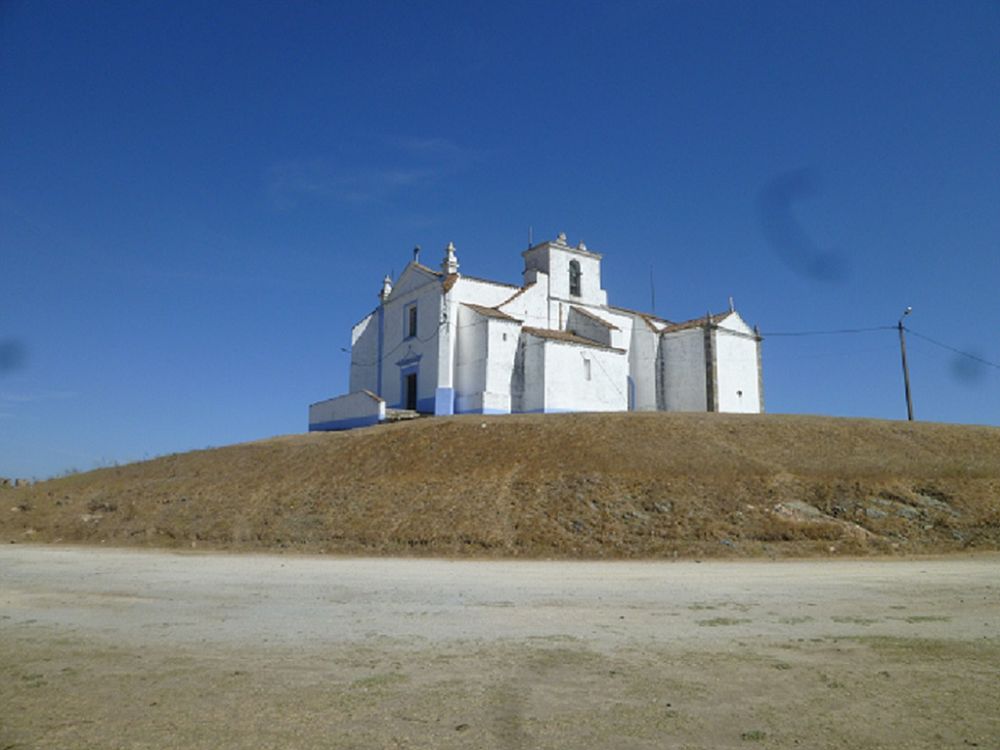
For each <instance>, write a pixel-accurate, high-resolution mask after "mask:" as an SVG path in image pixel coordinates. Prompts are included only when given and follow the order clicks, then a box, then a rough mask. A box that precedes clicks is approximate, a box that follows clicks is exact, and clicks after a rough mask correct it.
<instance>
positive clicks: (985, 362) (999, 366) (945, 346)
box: [906, 328, 1000, 370]
mask: <svg viewBox="0 0 1000 750" xmlns="http://www.w3.org/2000/svg"><path fill="white" fill-rule="evenodd" d="M906 331H907V332H908V333H912V334H913V335H914V336H916V337H917V338H918V339H923V340H924V341H927V342H928V343H931V344H934V346H940V347H941V348H942V349H947V350H948V351H950V352H954V353H955V354H960V355H962V356H963V357H968V358H969V359H971V360H974V361H976V362H979V363H980V364H982V365H987V366H988V367H995V368H997V369H998V370H1000V364H997V363H996V362H990V361H989V360H988V359H983V358H982V357H978V356H976V355H975V354H971V353H969V352H965V351H962V350H961V349H956V348H955V347H954V346H949V345H948V344H944V343H942V342H940V341H936V340H934V339H932V338H931V337H930V336H924V334H922V333H917V332H916V331H914V330H913V329H912V328H906Z"/></svg>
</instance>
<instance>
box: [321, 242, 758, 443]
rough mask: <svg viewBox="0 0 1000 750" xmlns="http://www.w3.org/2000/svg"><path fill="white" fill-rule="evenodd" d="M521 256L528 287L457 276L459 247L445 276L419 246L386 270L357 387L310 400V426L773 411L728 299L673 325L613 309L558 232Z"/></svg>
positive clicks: (361, 347) (357, 367)
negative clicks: (390, 273) (455, 417)
mask: <svg viewBox="0 0 1000 750" xmlns="http://www.w3.org/2000/svg"><path fill="white" fill-rule="evenodd" d="M522 257H523V259H524V277H523V284H522V285H521V286H515V285H512V284H504V283H499V282H493V281H487V280H484V279H478V278H475V277H471V276H465V275H463V274H461V273H459V263H458V257H457V254H456V251H455V248H454V246H453V245H451V244H449V246H448V247H447V248H446V249H445V254H444V259H443V261H442V263H441V266H440V269H439V270H434V269H432V268H429V267H427V266H425V265H423V264H421V263H420V262H419V261H418V258H417V256H416V254H415V255H414V260H413V261H412V262H411V263H409V264H408V265H407V267H406V268H405V269H404V271H403V273H402V274H401V275H400V277H399V278H398V279H397V280H396V281H395V283H393V280H392V279H390V278H389V277H386V278H385V279H384V280H383V284H382V290H381V292H380V293H379V295H378V296H379V305H378V307H376V308H375V310H373V311H372V312H371V313H369V314H368V315H367V316H365V317H364V318H363V319H362V320H361V321H360V322H358V323H357V324H356V325H355V326H354V328H353V329H352V333H351V373H350V391H351V393H350V394H348V397H341V398H338V399H329V400H327V401H324V402H320V403H319V404H316V405H314V406H313V407H311V408H310V420H309V422H310V429H313V430H328V429H347V428H350V427H353V426H357V425H358V422H359V420H362V421H364V422H365V423H369V422H370V421H371V418H372V410H373V408H374V409H375V413H376V414H381V418H382V419H384V418H385V409H386V408H388V409H389V410H390V411H391V410H398V409H403V410H412V411H416V412H420V413H425V414H457V413H477V414H509V413H515V412H567V411H626V410H639V411H652V410H661V411H729V412H750V413H753V412H760V411H763V385H762V378H761V371H760V344H761V338H760V336H759V335H758V334H757V332H756V331H755V330H754V329H752V328H750V326H748V325H747V324H746V322H745V321H744V320H743V319H742V318H741V317H740V315H739V314H738V313H737V312H736V311H735V310H733V309H732V307H731V306H730V309H729V310H728V311H727V312H724V313H721V314H718V315H712V314H709V315H706V316H705V317H703V318H696V319H694V320H687V321H684V322H680V323H675V322H671V321H669V320H666V319H664V318H660V317H656V316H654V315H649V314H645V313H640V312H635V311H633V310H628V309H626V308H620V307H614V306H612V305H609V304H608V296H607V292H606V291H605V290H604V289H603V288H602V286H601V262H602V256H601V255H599V254H597V253H594V252H592V251H591V250H589V249H588V248H587V247H586V246H584V245H583V243H580V244H579V245H577V246H575V247H573V246H571V245H569V244H568V243H567V241H566V236H565V235H562V234H560V235H559V237H557V238H556V239H555V240H552V241H548V242H542V243H540V244H538V245H535V246H533V247H531V248H529V249H528V250H526V251H525V252H524V253H522ZM359 393H364V394H365V395H364V397H363V398H352V396H353V395H354V394H359ZM373 399H376V400H378V401H380V402H381V404H382V406H381V412H380V411H379V410H378V408H377V407H373V406H371V405H370V404H372V400H373ZM320 405H322V406H321V408H320ZM359 411H361V412H364V414H363V415H361V414H359Z"/></svg>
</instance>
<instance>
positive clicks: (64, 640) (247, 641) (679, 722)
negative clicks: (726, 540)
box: [0, 545, 1000, 750]
mask: <svg viewBox="0 0 1000 750" xmlns="http://www.w3.org/2000/svg"><path fill="white" fill-rule="evenodd" d="M998 706H1000V556H996V555H992V556H977V557H962V558H941V559H927V560H901V561H871V560H865V561H836V562H831V561H808V562H787V561H783V562H718V561H716V562H705V563H695V562H693V561H692V562H670V563H658V562H640V563H634V562H612V563H605V562H548V561H538V562H528V561H516V562H496V561H445V560H426V559H345V558H320V557H316V558H312V557H290V556H265V555H259V556H258V555H253V556H251V555H219V554H215V555H201V554H173V553H162V552H147V551H131V550H129V551H124V550H105V549H89V548H65V547H64V548H59V547H41V546H24V545H16V546H8V547H4V548H0V750H13V749H14V748H36V747H37V748H164V747H178V748H216V747H247V748H363V747H364V748H368V747H372V748H383V747H386V748H388V747H412V748H418V747H432V748H450V747H455V748H459V747H461V748H468V747H484V748H568V747H575V748H580V747H593V748H598V747H600V748H607V747H613V748H619V747H620V748H654V747H655V748H728V747H734V748H735V747H740V748H746V747H755V746H759V747H780V748H786V747H787V748H792V747H801V748H807V747H808V748H828V747H829V748H834V747H836V748H903V747H911V748H942V747H963V748H965V747H976V746H978V747H991V748H997V747H1000V711H998V708H997V707H998Z"/></svg>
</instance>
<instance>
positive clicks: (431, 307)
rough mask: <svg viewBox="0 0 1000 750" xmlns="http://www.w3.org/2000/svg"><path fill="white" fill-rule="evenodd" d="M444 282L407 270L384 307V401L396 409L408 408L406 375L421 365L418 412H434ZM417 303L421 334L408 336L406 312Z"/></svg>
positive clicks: (418, 372) (418, 374) (418, 377)
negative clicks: (408, 369)
mask: <svg viewBox="0 0 1000 750" xmlns="http://www.w3.org/2000/svg"><path fill="white" fill-rule="evenodd" d="M441 295H442V289H441V283H440V280H439V279H438V277H436V276H432V275H429V274H426V273H424V272H422V271H420V270H417V269H415V268H414V267H413V264H411V265H410V266H408V267H407V269H406V271H404V272H403V275H402V276H401V277H400V283H398V284H397V285H396V286H395V287H394V288H393V290H392V294H390V295H389V299H388V300H386V302H385V304H384V311H383V315H384V322H383V328H384V334H383V345H382V350H383V356H382V393H381V394H380V395H381V396H382V398H384V399H385V401H386V403H387V404H388V405H389V406H390V407H393V408H401V407H403V406H405V403H404V398H405V394H404V393H403V377H402V373H403V370H404V369H405V367H406V365H403V366H401V365H400V362H406V361H411V362H416V364H417V410H418V411H421V412H425V413H433V411H434V401H435V395H436V391H437V381H438V357H437V354H438V343H439V342H438V336H439V324H440V323H441ZM414 302H415V303H416V304H417V335H416V336H414V337H409V336H407V329H406V326H407V314H406V309H407V307H408V306H409V305H410V304H411V303H414Z"/></svg>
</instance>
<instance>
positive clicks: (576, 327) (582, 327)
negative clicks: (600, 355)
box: [565, 305, 613, 346]
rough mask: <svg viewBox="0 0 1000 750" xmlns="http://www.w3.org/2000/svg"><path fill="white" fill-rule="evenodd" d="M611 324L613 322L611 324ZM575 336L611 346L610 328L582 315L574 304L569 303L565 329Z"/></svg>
mask: <svg viewBox="0 0 1000 750" xmlns="http://www.w3.org/2000/svg"><path fill="white" fill-rule="evenodd" d="M612 325H613V324H612ZM565 330H567V331H570V332H572V333H575V334H576V335H577V336H582V337H583V338H585V339H590V340H591V341H596V342H597V343H599V344H603V345H604V346H611V332H612V330H611V328H610V327H609V326H606V325H602V324H601V323H599V322H597V321H596V320H594V319H593V318H590V317H588V316H587V315H584V314H583V313H581V312H580V311H579V309H578V308H577V306H576V305H570V306H569V310H568V313H567V316H566V329H565Z"/></svg>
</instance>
